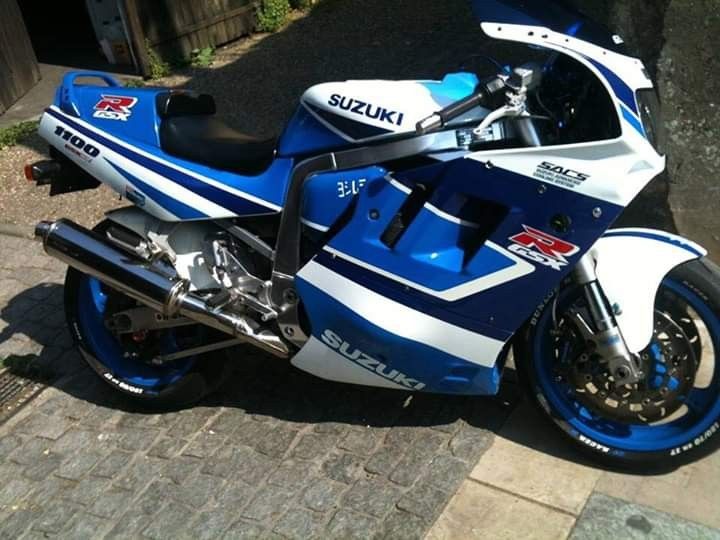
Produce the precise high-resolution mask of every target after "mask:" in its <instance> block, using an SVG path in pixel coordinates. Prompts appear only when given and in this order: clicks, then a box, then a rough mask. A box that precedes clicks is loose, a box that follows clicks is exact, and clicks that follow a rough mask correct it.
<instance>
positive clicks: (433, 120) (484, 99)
mask: <svg viewBox="0 0 720 540" xmlns="http://www.w3.org/2000/svg"><path fill="white" fill-rule="evenodd" d="M503 88H505V81H504V80H503V79H501V78H500V77H493V78H492V79H490V80H486V81H484V82H483V83H480V84H479V85H478V87H477V88H476V89H475V92H473V94H472V95H470V96H468V97H466V98H463V99H461V100H460V101H455V102H454V103H451V104H450V105H448V106H447V107H445V108H444V109H443V110H441V111H438V112H436V113H435V114H433V115H432V116H428V117H427V118H425V119H424V120H422V121H420V122H418V124H417V126H416V127H415V131H416V132H417V134H418V135H425V134H426V133H431V132H433V131H436V130H438V129H440V128H442V127H444V126H445V125H446V124H447V123H448V122H450V121H451V120H454V119H455V118H457V117H458V116H461V115H463V114H465V113H466V112H468V111H471V110H472V109H474V108H475V107H479V106H483V105H485V106H487V105H488V103H489V102H490V98H491V97H492V96H493V95H494V94H496V93H497V92H500V91H501V90H503Z"/></svg>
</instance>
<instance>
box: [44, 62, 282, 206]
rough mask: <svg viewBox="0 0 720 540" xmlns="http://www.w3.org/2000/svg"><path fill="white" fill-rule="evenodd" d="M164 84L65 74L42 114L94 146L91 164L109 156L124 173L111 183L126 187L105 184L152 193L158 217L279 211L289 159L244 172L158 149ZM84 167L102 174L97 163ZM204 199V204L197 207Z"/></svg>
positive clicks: (145, 195)
mask: <svg viewBox="0 0 720 540" xmlns="http://www.w3.org/2000/svg"><path fill="white" fill-rule="evenodd" d="M88 77H92V78H94V79H98V78H100V79H102V80H103V81H104V82H105V84H106V85H97V86H96V85H91V84H86V83H84V80H85V79H87V78H88ZM78 81H83V83H84V84H79V83H78ZM165 91H166V90H164V89H151V88H124V87H122V86H120V85H119V84H118V83H117V82H116V81H114V79H112V77H110V76H109V75H105V74H102V73H92V74H87V73H84V72H74V73H68V74H67V75H66V76H65V78H64V80H63V84H62V85H61V86H60V87H59V88H58V90H57V92H56V96H55V101H54V107H52V108H50V109H48V110H47V112H46V115H47V116H49V117H52V118H53V119H54V120H55V121H59V122H62V124H61V125H62V126H63V127H64V129H65V130H66V131H67V132H71V133H72V134H75V135H78V136H80V137H82V139H83V140H84V141H85V142H87V143H90V144H93V145H95V146H96V147H97V148H99V149H100V153H101V156H102V158H103V159H102V160H96V161H95V162H94V163H92V164H90V165H91V168H92V167H95V166H96V165H98V166H99V163H100V161H102V162H105V163H108V164H109V165H110V167H111V168H112V170H113V171H114V172H115V173H117V174H118V175H119V177H121V178H122V179H123V182H122V184H119V183H118V182H116V184H119V185H121V186H123V185H124V186H126V187H124V188H123V189H118V188H117V185H113V184H111V185H112V187H114V188H116V189H117V190H118V191H120V193H121V195H124V196H127V197H128V198H129V199H130V200H132V201H133V202H135V203H136V204H140V205H141V206H142V204H141V202H142V201H146V202H147V201H148V200H151V201H152V202H153V203H154V204H156V205H157V206H158V207H160V208H161V209H162V210H163V211H164V213H163V214H162V216H161V217H162V218H163V219H206V218H227V217H235V216H251V215H263V214H275V213H277V212H279V211H280V210H281V209H282V206H283V204H284V199H285V192H286V189H287V183H288V182H289V178H290V173H291V171H292V169H293V167H294V160H293V159H290V158H286V159H283V158H277V159H275V160H274V161H273V163H272V165H271V166H270V167H269V168H268V169H267V170H266V171H264V172H263V173H261V174H259V175H256V176H244V175H240V174H236V173H233V172H230V171H225V170H219V169H215V168H213V167H210V166H207V165H203V164H199V163H195V162H191V161H188V160H185V159H182V158H177V157H175V156H171V155H169V154H166V153H165V152H164V151H163V150H162V149H161V148H160V143H159V135H158V130H159V123H160V117H159V115H158V113H157V109H156V98H157V95H158V94H159V93H161V92H165ZM108 104H109V105H108ZM113 104H114V105H113ZM118 104H119V105H118ZM118 111H121V112H118ZM48 140H49V141H50V142H51V144H55V145H57V146H59V147H61V148H62V144H63V143H62V141H60V140H57V141H56V140H55V139H54V138H52V137H51V138H50V139H48ZM58 143H59V144H58ZM123 160H127V161H125V162H123ZM128 163H130V164H131V165H132V168H133V170H130V169H129V168H128V167H129V164H128ZM91 173H95V175H96V176H97V177H98V178H101V179H103V181H107V178H106V177H104V176H103V175H102V173H101V172H100V171H99V170H97V171H95V170H93V171H91ZM158 177H159V178H161V179H162V180H158ZM153 179H155V180H153ZM167 181H169V182H171V184H169V185H168V184H167ZM175 188H177V189H175ZM203 205H204V207H205V208H211V210H205V213H203V212H202V211H200V207H202V206H203Z"/></svg>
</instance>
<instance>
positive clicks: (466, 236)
mask: <svg viewBox="0 0 720 540" xmlns="http://www.w3.org/2000/svg"><path fill="white" fill-rule="evenodd" d="M440 167H441V170H440V172H438V167H431V168H428V169H427V170H426V171H425V174H426V175H427V177H426V178H425V179H424V181H423V182H422V183H423V184H424V185H426V186H430V188H431V189H432V188H433V187H434V189H436V191H437V192H438V193H440V192H441V191H445V192H446V194H445V195H443V196H442V197H437V198H436V199H431V200H436V205H433V204H426V205H425V207H423V208H422V209H421V210H420V212H419V213H418V214H417V215H416V216H415V218H414V219H413V220H412V221H411V222H410V223H409V224H408V225H407V226H406V228H405V230H404V233H403V234H402V236H401V237H400V239H399V240H398V241H397V242H396V243H394V244H393V245H388V244H387V243H386V242H384V241H383V235H384V233H385V231H387V230H388V228H390V227H391V225H392V223H393V220H394V218H395V216H396V215H397V214H398V212H399V211H400V209H401V208H402V207H403V204H404V202H405V201H406V200H407V198H408V196H409V195H410V193H411V188H410V187H409V186H412V185H413V184H414V183H415V182H419V181H420V180H422V178H421V177H422V176H423V173H422V170H417V171H413V172H411V173H408V174H407V175H402V176H403V178H400V175H398V179H397V180H394V181H392V182H390V181H388V180H385V179H382V180H377V181H374V182H372V183H371V184H369V185H368V186H366V188H365V189H364V190H363V191H362V192H361V193H360V195H359V198H358V202H357V206H356V208H355V213H354V217H353V218H352V219H351V220H350V221H349V222H348V224H347V225H346V226H345V227H344V228H343V229H342V230H341V231H339V232H338V234H337V235H335V237H334V238H333V239H332V240H331V241H330V243H329V244H328V246H326V247H325V249H324V252H323V253H322V254H321V255H319V256H318V257H317V261H318V262H320V263H321V264H323V265H325V266H327V267H329V268H332V270H333V271H335V272H337V273H339V274H341V275H343V276H345V277H346V278H348V279H350V280H352V281H354V282H355V283H358V284H361V285H362V286H364V287H366V288H368V289H371V290H373V291H376V292H378V293H379V294H381V295H383V296H385V297H387V298H391V299H393V300H394V301H396V302H398V303H400V304H403V305H406V306H411V307H413V308H414V309H416V310H417V311H420V312H422V313H426V314H428V315H431V316H433V317H435V318H437V319H439V320H442V321H446V322H448V323H451V324H453V325H455V326H459V327H462V328H466V329H468V330H472V331H474V332H478V333H481V334H483V335H486V336H489V337H492V338H494V339H498V340H503V341H504V340H507V338H508V337H509V336H510V335H512V333H513V332H515V331H516V330H517V329H518V328H519V327H521V326H522V324H523V323H524V321H525V320H526V319H527V318H528V317H529V316H530V315H531V314H532V312H533V310H534V309H535V308H536V307H537V306H538V305H539V304H540V303H542V301H543V298H544V297H545V295H546V294H547V293H548V292H549V291H551V290H552V289H553V288H554V287H556V286H557V284H558V283H559V282H560V280H561V279H562V278H563V277H564V276H565V275H567V273H568V272H569V271H570V269H571V268H572V266H573V264H574V263H575V262H577V260H578V259H579V258H580V257H581V256H582V254H583V253H584V252H586V251H587V250H588V249H589V248H590V247H591V246H592V245H594V243H595V242H596V241H597V239H598V236H599V233H600V232H601V231H603V230H605V229H607V228H608V227H609V226H610V224H611V223H612V222H613V221H614V220H615V218H616V217H617V216H618V215H619V213H620V212H621V211H622V208H621V207H619V206H613V205H610V204H604V205H603V215H602V216H601V217H599V218H595V217H594V216H593V210H594V209H595V208H597V206H598V201H597V199H593V198H591V197H587V196H584V195H581V194H579V193H577V192H575V191H571V190H567V189H562V188H559V187H555V186H551V185H548V186H546V191H544V192H539V191H538V185H537V182H536V181H535V180H533V179H531V178H527V177H525V176H522V175H518V174H515V173H511V172H510V171H506V170H502V169H499V168H497V167H496V168H492V169H487V168H486V167H485V166H484V165H483V164H481V163H480V162H477V161H474V160H467V159H459V160H455V161H452V162H448V163H446V164H443V165H441V166H440ZM467 178H474V179H475V181H473V182H467V181H466V179H467ZM399 180H403V181H404V183H402V184H401V183H400V182H399ZM405 184H407V185H405ZM450 193H455V194H456V195H457V196H456V197H453V196H450V195H449V194H450ZM458 196H462V197H465V198H469V199H474V200H480V201H481V202H480V206H475V208H476V210H475V212H476V214H475V215H474V216H473V215H472V214H471V213H469V212H467V213H465V214H464V218H465V219H474V220H475V221H477V222H478V224H479V225H480V228H478V225H475V226H474V224H473V223H471V222H465V221H464V220H461V219H459V218H457V217H456V216H453V213H455V212H457V211H458V209H460V208H461V207H462V205H458V204H456V202H457V198H458ZM444 201H447V202H448V203H449V204H448V205H447V206H443V207H440V206H442V203H443V202H444ZM482 201H486V202H482ZM485 204H491V205H495V206H497V207H504V208H506V209H507V210H506V212H505V214H504V215H503V214H502V213H499V214H498V215H497V216H498V217H497V220H495V221H494V222H488V223H487V224H486V225H482V223H483V221H484V219H485V218H486V216H487V210H483V208H491V207H492V206H487V207H486V206H484V205H485ZM437 205H440V206H437ZM558 216H565V217H566V218H567V219H569V221H570V222H571V223H572V227H571V228H570V229H569V230H568V231H566V232H558V231H555V230H553V228H552V226H551V223H552V222H553V219H556V218H557V217H558ZM486 227H490V229H489V230H488V229H486ZM527 227H530V228H531V229H533V230H537V231H541V233H543V234H545V233H547V234H550V235H554V237H557V240H559V241H562V242H566V243H568V244H569V245H570V246H571V247H572V250H571V251H572V253H571V254H570V255H568V257H567V259H566V260H563V261H561V262H559V263H557V262H556V264H554V266H553V265H549V264H547V262H546V261H543V259H542V257H540V258H538V257H536V252H537V248H535V247H534V246H533V245H532V243H530V244H528V239H527V237H525V236H523V235H526V234H527V233H526V231H527ZM483 235H488V236H487V240H486V241H485V242H484V243H481V244H480V245H478V243H477V239H478V236H479V237H480V238H483ZM518 237H519V238H520V239H521V243H522V242H523V241H524V242H525V244H527V245H529V246H530V248H529V249H530V251H528V250H527V249H524V248H523V246H522V245H518V242H517V241H515V240H514V239H515V238H518ZM531 240H532V239H531ZM543 262H545V264H543Z"/></svg>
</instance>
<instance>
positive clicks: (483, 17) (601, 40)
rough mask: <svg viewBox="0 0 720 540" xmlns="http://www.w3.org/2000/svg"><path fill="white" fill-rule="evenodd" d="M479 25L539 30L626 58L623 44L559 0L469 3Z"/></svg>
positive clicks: (599, 25)
mask: <svg viewBox="0 0 720 540" xmlns="http://www.w3.org/2000/svg"><path fill="white" fill-rule="evenodd" d="M472 5H473V11H474V12H475V15H476V16H477V18H478V19H479V20H480V22H496V23H503V24H522V25H528V26H542V27H544V28H548V29H550V30H553V31H554V32H559V33H562V34H567V35H568V36H572V37H576V38H578V39H582V40H584V41H588V42H590V43H594V44H595V45H598V46H600V47H603V48H604V49H608V50H610V51H614V52H617V53H620V54H626V51H625V47H624V45H623V44H622V41H620V42H619V43H618V40H617V38H616V37H614V36H613V33H612V32H611V31H610V30H608V29H607V28H606V27H604V26H603V25H601V24H599V23H596V22H594V21H592V20H590V19H588V18H587V17H585V16H584V15H583V14H582V13H580V12H578V11H577V10H576V9H575V8H573V7H572V6H570V5H568V4H567V3H566V2H564V1H562V0H472Z"/></svg>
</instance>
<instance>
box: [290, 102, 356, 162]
mask: <svg viewBox="0 0 720 540" xmlns="http://www.w3.org/2000/svg"><path fill="white" fill-rule="evenodd" d="M347 144H348V141H347V140H346V139H343V138H342V137H341V136H340V135H338V134H336V133H334V132H333V131H331V130H329V129H328V128H327V127H325V126H324V125H322V124H321V123H320V122H319V121H318V120H317V119H316V118H315V117H314V116H313V115H311V114H310V112H309V111H308V110H307V109H306V108H305V106H303V105H301V106H300V107H298V109H297V111H296V112H295V114H294V115H293V117H292V118H291V119H290V123H289V124H288V125H287V127H286V128H285V132H284V133H283V135H282V137H280V142H279V143H278V155H279V156H281V157H283V156H297V155H303V154H311V153H313V152H318V151H320V150H328V151H329V150H332V149H335V148H341V147H343V146H347Z"/></svg>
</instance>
